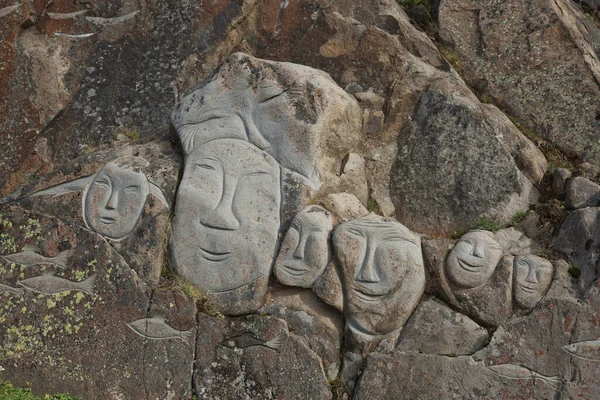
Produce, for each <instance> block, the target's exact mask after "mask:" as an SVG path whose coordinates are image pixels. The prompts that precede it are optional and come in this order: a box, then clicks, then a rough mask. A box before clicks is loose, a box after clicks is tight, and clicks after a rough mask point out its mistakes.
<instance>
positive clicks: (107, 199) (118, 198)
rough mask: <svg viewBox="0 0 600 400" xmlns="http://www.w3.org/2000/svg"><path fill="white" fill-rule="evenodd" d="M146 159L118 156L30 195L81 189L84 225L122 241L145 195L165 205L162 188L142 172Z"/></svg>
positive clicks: (53, 193) (136, 217) (136, 215)
mask: <svg viewBox="0 0 600 400" xmlns="http://www.w3.org/2000/svg"><path fill="white" fill-rule="evenodd" d="M147 164H148V162H147V161H146V160H144V159H143V158H140V157H120V158H117V159H116V160H113V161H110V162H108V163H106V164H105V165H104V167H102V168H101V169H100V170H99V171H98V172H97V173H96V174H94V175H90V176H87V177H84V178H80V179H76V180H73V181H69V182H65V183H62V184H60V185H56V186H53V187H51V188H48V189H45V190H41V191H39V192H36V193H34V194H32V195H31V196H41V195H53V196H59V195H63V194H66V193H71V192H76V191H82V192H83V197H82V216H83V220H84V222H85V224H86V226H87V227H88V228H90V229H91V230H93V231H94V232H96V233H99V234H100V235H102V236H105V237H107V238H110V239H113V240H122V239H124V238H125V237H127V235H129V234H130V233H131V232H132V231H133V229H134V228H135V226H136V225H137V223H138V221H139V220H140V217H141V215H142V212H143V211H144V205H145V204H146V198H147V196H148V195H149V194H152V195H153V196H155V197H156V198H157V199H158V200H160V201H161V202H162V203H163V204H164V205H165V206H166V207H169V202H168V201H167V199H166V197H165V195H164V193H163V191H162V190H161V189H160V188H159V187H158V186H156V185H155V184H153V183H152V182H150V181H148V178H147V177H146V175H144V173H143V172H142V168H144V167H145V166H146V165H147Z"/></svg>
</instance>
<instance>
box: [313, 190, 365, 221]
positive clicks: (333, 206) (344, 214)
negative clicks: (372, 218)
mask: <svg viewBox="0 0 600 400" xmlns="http://www.w3.org/2000/svg"><path fill="white" fill-rule="evenodd" d="M321 203H322V204H323V206H324V207H325V208H327V209H328V210H329V211H331V212H332V213H333V215H334V216H335V217H336V219H337V221H338V222H346V221H350V220H353V219H356V218H361V217H364V216H365V215H367V214H368V213H369V211H367V209H366V208H365V206H364V205H363V204H362V203H361V202H360V200H358V199H357V198H356V196H354V195H352V194H350V193H333V194H329V195H327V196H326V197H325V198H324V199H322V200H321Z"/></svg>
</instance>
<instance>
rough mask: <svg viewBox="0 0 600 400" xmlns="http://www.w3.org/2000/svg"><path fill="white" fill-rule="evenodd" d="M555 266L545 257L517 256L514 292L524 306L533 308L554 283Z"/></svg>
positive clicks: (516, 299) (521, 305)
mask: <svg viewBox="0 0 600 400" xmlns="http://www.w3.org/2000/svg"><path fill="white" fill-rule="evenodd" d="M553 272H554V268H553V266H552V263H551V262H550V261H548V260H546V259H544V258H541V257H538V256H535V255H532V254H529V255H525V256H518V257H515V261H514V272H513V276H514V280H515V281H514V284H513V292H514V296H515V301H516V302H517V304H518V305H519V306H520V307H522V308H533V307H534V306H535V305H536V304H537V303H538V302H539V301H540V300H541V299H542V296H544V293H546V291H547V290H548V288H549V287H550V284H551V283H552V274H553Z"/></svg>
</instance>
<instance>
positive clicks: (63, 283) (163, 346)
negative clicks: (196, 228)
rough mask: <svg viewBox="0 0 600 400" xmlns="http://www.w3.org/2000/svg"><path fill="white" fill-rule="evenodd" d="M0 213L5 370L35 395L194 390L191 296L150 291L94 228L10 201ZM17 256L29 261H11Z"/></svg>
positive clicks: (151, 394)
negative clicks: (38, 211) (66, 220)
mask: <svg viewBox="0 0 600 400" xmlns="http://www.w3.org/2000/svg"><path fill="white" fill-rule="evenodd" d="M1 215H2V217H1V218H2V222H1V225H2V233H1V234H0V255H1V256H0V262H1V263H2V264H1V265H0V278H1V281H2V286H1V287H2V291H1V292H0V296H1V297H2V303H3V304H4V307H3V310H2V313H1V315H0V320H1V321H2V324H0V337H1V340H0V343H1V346H0V365H2V367H3V368H4V369H5V372H4V374H5V375H3V376H6V377H8V378H9V379H10V380H11V381H12V382H14V383H15V384H17V385H25V384H26V383H27V382H31V383H32V385H33V388H34V390H35V391H36V392H38V393H41V394H43V393H48V392H54V393H55V392H67V391H68V392H70V393H71V394H72V395H77V396H82V397H84V398H118V397H124V398H167V397H175V398H187V397H189V396H190V395H191V385H190V382H191V380H190V378H191V374H190V369H191V367H192V362H193V353H192V352H191V351H190V350H191V349H192V348H193V346H194V336H195V326H196V324H195V307H194V304H193V303H192V302H190V301H189V300H187V299H186V298H185V297H184V296H183V295H182V294H181V293H180V292H179V291H173V290H169V289H166V288H165V289H161V290H155V291H154V292H152V291H151V290H150V287H149V286H148V285H147V284H146V283H145V282H143V281H142V280H141V279H140V278H139V277H138V275H137V274H136V272H135V271H134V270H133V269H131V268H130V267H129V266H128V265H127V263H126V261H125V259H124V258H123V257H122V256H121V255H120V254H119V252H118V251H116V250H115V249H114V248H113V247H112V246H111V245H110V244H109V242H107V241H106V240H104V239H103V238H102V237H101V236H100V235H98V234H96V233H94V232H91V231H88V230H86V229H82V228H81V227H78V226H76V225H69V224H65V223H63V222H62V221H61V220H59V219H56V218H53V217H49V216H47V215H43V214H38V213H35V212H30V211H28V210H26V209H23V208H20V207H18V206H16V205H12V206H9V207H6V206H5V207H4V208H3V209H2V211H1ZM24 252H29V255H30V257H29V258H23V257H21V258H20V259H17V258H16V257H15V255H16V254H21V255H23V253H24ZM32 253H33V254H37V257H36V258H37V260H34V259H32V257H31V255H32ZM61 254H62V255H63V256H61ZM11 255H12V257H11V258H12V259H13V261H12V262H10V261H7V259H6V257H10V256H11ZM158 360H160V361H158ZM49 365H51V366H52V368H48V366H49ZM90 376H94V384H93V385H90V384H89V382H90V381H89V378H90ZM169 382H170V383H169Z"/></svg>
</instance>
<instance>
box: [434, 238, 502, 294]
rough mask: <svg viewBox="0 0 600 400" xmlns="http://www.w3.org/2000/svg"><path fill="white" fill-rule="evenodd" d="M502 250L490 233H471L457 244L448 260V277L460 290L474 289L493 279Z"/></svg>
mask: <svg viewBox="0 0 600 400" xmlns="http://www.w3.org/2000/svg"><path fill="white" fill-rule="evenodd" d="M500 257H502V249H501V247H500V245H499V244H498V242H496V241H495V240H494V239H493V238H492V237H491V236H490V234H489V233H487V232H484V231H471V232H467V233H466V234H464V235H463V236H462V237H461V238H460V239H459V241H458V242H457V243H456V245H455V246H454V248H453V249H452V251H450V254H448V259H447V260H446V275H447V276H448V278H449V279H450V281H451V283H452V284H453V285H454V286H455V287H457V288H459V289H473V288H476V287H479V286H482V285H484V284H485V283H487V282H488V280H489V279H490V278H491V276H492V274H493V273H494V270H495V269H496V266H497V265H498V262H499V261H500Z"/></svg>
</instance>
